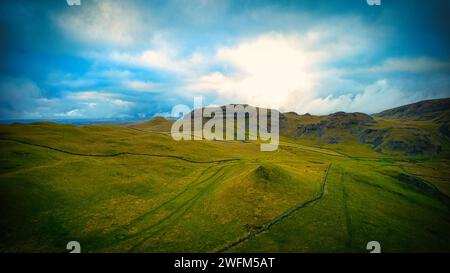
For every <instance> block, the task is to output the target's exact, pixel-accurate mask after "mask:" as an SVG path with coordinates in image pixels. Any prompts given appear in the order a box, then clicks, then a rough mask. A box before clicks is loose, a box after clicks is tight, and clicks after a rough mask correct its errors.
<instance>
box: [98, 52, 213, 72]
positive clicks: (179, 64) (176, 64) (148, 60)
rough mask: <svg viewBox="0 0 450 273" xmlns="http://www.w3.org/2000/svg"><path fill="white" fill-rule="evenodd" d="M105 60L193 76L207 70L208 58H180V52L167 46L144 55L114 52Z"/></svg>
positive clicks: (198, 54) (199, 56)
mask: <svg viewBox="0 0 450 273" xmlns="http://www.w3.org/2000/svg"><path fill="white" fill-rule="evenodd" d="M103 59H107V60H110V61H114V62H116V63H119V64H122V65H127V66H131V67H141V68H149V69H157V70H162V71H167V72H171V73H176V74H192V73H195V72H197V71H200V70H201V69H203V68H205V66H206V65H207V63H208V60H207V58H206V57H205V56H204V55H202V54H200V53H193V54H191V55H190V56H187V57H180V56H179V52H178V50H176V49H174V48H170V47H166V46H161V47H157V48H156V49H149V50H145V51H143V52H142V53H138V54H130V53H124V52H113V53H111V54H109V55H108V56H106V57H103Z"/></svg>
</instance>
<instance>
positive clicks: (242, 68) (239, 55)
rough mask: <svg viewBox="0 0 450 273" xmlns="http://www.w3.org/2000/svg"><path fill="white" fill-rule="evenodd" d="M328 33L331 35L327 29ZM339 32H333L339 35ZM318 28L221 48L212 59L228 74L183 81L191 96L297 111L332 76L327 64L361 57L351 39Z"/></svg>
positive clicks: (265, 36)
mask: <svg viewBox="0 0 450 273" xmlns="http://www.w3.org/2000/svg"><path fill="white" fill-rule="evenodd" d="M330 31H332V30H330ZM338 34H339V32H337V33H336V35H338ZM331 35H332V34H331V33H329V32H326V31H324V30H323V29H319V31H315V30H311V31H309V32H308V33H306V35H304V36H300V35H293V34H290V35H285V34H284V35H283V34H266V35H261V36H259V37H256V38H254V39H251V40H246V41H243V42H241V43H240V44H238V45H236V46H234V47H225V48H220V49H219V50H218V51H217V53H216V56H215V59H216V60H217V61H219V62H222V63H223V64H225V65H226V68H228V69H230V70H232V72H231V73H223V72H219V71H215V72H212V73H209V74H206V75H203V76H201V77H199V78H192V79H190V80H189V81H188V84H187V86H186V89H187V90H188V91H191V92H217V93H218V95H219V96H220V97H223V98H227V99H234V100H235V101H238V102H240V103H248V104H253V105H279V106H280V107H281V108H282V109H290V110H292V109H297V108H298V107H300V106H301V105H307V104H308V103H310V102H312V101H313V100H314V99H316V98H317V96H318V91H317V89H318V85H319V84H320V82H321V81H324V80H326V78H327V77H331V76H335V75H333V73H334V72H333V71H332V70H331V69H329V68H328V67H327V63H329V62H332V61H335V60H338V59H340V58H345V57H347V56H349V54H352V52H353V54H358V53H360V52H361V49H360V44H358V43H353V39H348V37H347V38H345V39H344V40H345V41H347V40H348V41H347V42H348V44H346V42H345V41H341V40H340V37H338V36H337V37H336V36H335V37H334V39H335V40H336V43H335V44H336V45H337V46H334V47H333V46H329V45H328V44H327V43H324V40H325V41H328V40H330V39H331V37H330V36H331Z"/></svg>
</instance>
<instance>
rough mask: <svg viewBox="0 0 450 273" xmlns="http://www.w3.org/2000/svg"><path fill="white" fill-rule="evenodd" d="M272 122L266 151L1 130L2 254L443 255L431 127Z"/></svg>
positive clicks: (137, 127)
mask: <svg viewBox="0 0 450 273" xmlns="http://www.w3.org/2000/svg"><path fill="white" fill-rule="evenodd" d="M447 110H448V108H444V109H443V110H442V111H444V112H445V111H447ZM283 119H284V121H283V122H284V123H283V127H282V130H281V135H282V137H281V142H280V146H279V149H278V150H277V151H274V152H260V147H259V143H258V142H248V141H245V142H243V141H205V140H203V141H179V142H177V141H174V140H173V139H172V138H171V136H170V134H169V133H168V132H169V130H170V126H171V124H172V121H169V120H165V119H162V118H157V119H155V120H152V121H148V122H144V123H138V124H131V125H127V126H72V125H63V124H56V123H45V122H41V123H32V124H12V125H0V143H1V145H0V149H1V154H2V157H1V158H0V203H1V204H0V215H1V216H2V217H0V252H66V251H67V250H66V249H65V247H66V244H67V242H68V241H72V240H76V241H79V242H80V243H81V247H82V251H83V252H220V251H227V252H367V250H366V249H365V247H366V244H367V242H369V241H374V240H375V241H379V242H380V243H381V246H382V250H383V251H384V252H436V251H439V252H449V251H450V198H449V196H450V179H449V177H450V168H448V166H449V163H450V158H449V156H448V147H449V145H448V141H449V139H448V136H446V135H445V134H443V133H442V132H441V130H440V127H441V126H442V123H441V122H440V120H441V119H439V121H437V120H435V119H434V118H433V119H431V120H430V119H426V120H421V119H416V118H414V119H403V117H402V118H401V119H400V117H398V116H395V115H394V116H387V115H385V114H383V115H374V116H367V115H364V114H358V113H355V114H347V113H336V114H333V115H329V116H311V115H297V114H295V113H284V114H283ZM398 141H402V143H406V144H407V145H406V146H402V145H400V144H398V143H397V142H398ZM392 143H394V146H392ZM396 143H397V144H396ZM424 143H426V145H425V144H424ZM422 144H423V145H422ZM429 144H431V145H432V146H430V145H429ZM408 145H409V146H408ZM410 146H413V147H416V148H414V149H415V150H414V149H413V150H410V149H411V148H410ZM438 146H439V147H441V148H440V149H438V148H437V147H438ZM418 151H420V152H418Z"/></svg>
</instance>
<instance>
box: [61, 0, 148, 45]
mask: <svg viewBox="0 0 450 273" xmlns="http://www.w3.org/2000/svg"><path fill="white" fill-rule="evenodd" d="M54 21H55V22H56V24H57V26H58V27H59V28H60V29H61V30H62V31H63V32H64V33H65V34H66V35H67V36H68V37H70V38H71V39H75V40H77V41H80V42H83V43H85V44H91V45H92V44H100V45H101V44H103V45H105V44H106V45H109V46H110V45H111V44H113V45H115V46H129V45H133V44H134V43H135V42H136V41H137V39H138V38H139V34H140V33H141V32H142V27H144V26H143V25H142V18H141V15H140V13H139V12H138V11H137V9H136V8H135V7H133V6H131V5H130V3H129V2H128V1H92V2H86V3H83V4H82V5H81V6H79V7H76V8H71V9H67V11H66V12H63V13H60V14H57V15H55V16H54ZM146 27H147V28H148V27H149V26H148V25H146Z"/></svg>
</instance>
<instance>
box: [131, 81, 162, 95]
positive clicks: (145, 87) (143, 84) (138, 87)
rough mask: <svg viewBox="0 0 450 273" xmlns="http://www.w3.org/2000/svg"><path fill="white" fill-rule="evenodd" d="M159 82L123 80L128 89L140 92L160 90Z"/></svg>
mask: <svg viewBox="0 0 450 273" xmlns="http://www.w3.org/2000/svg"><path fill="white" fill-rule="evenodd" d="M158 86H159V85H158V84H157V83H154V82H150V81H139V80H128V81H124V82H123V87H124V88H125V89H127V90H131V91H138V92H158Z"/></svg>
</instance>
